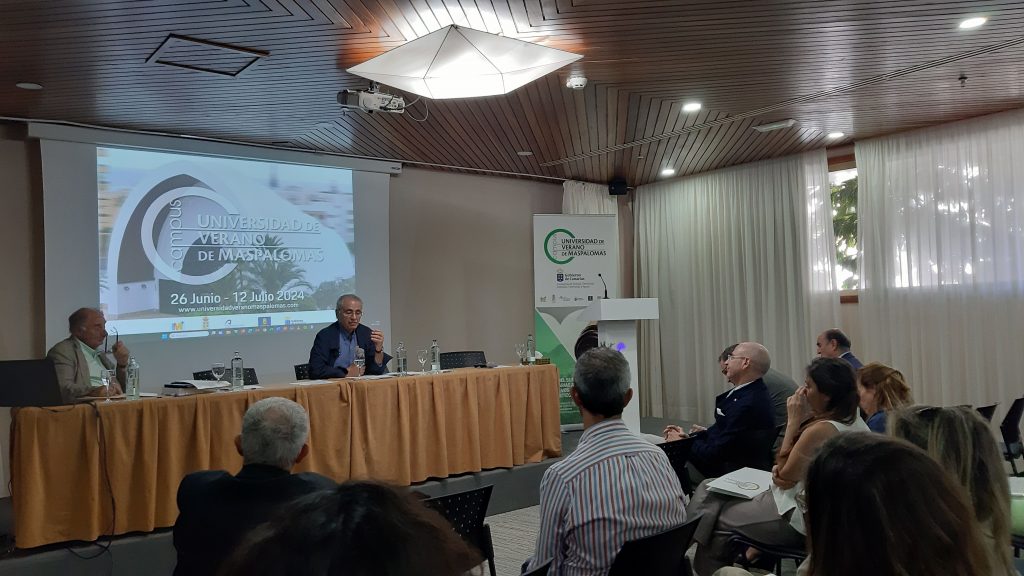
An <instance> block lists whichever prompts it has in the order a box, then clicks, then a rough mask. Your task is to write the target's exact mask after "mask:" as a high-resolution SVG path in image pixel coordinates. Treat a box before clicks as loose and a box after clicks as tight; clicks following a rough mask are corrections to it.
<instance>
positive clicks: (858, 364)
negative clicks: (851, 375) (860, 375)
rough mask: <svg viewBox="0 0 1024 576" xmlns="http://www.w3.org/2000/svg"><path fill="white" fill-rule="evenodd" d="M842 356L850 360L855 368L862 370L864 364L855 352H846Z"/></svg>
mask: <svg viewBox="0 0 1024 576" xmlns="http://www.w3.org/2000/svg"><path fill="white" fill-rule="evenodd" d="M840 358H842V359H843V360H846V361H847V362H849V363H850V366H853V369H854V370H860V369H861V368H862V367H863V366H864V364H863V363H862V362H861V361H860V359H858V358H857V357H856V356H854V355H853V352H844V353H843V355H842V356H840Z"/></svg>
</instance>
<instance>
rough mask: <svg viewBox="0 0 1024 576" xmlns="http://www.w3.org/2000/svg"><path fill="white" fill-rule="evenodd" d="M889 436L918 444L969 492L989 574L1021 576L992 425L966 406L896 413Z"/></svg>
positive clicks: (910, 408) (925, 407)
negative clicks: (1013, 552) (1012, 544)
mask: <svg viewBox="0 0 1024 576" xmlns="http://www.w3.org/2000/svg"><path fill="white" fill-rule="evenodd" d="M889 434H890V435H891V436H895V437H897V438H903V439H904V440H908V441H909V442H911V443H912V444H915V445H917V446H919V447H921V448H922V449H924V451H925V452H927V453H928V455H929V456H931V457H932V458H934V459H935V461H936V462H938V463H939V465H940V466H941V467H942V468H943V469H944V470H946V472H948V473H949V474H950V475H952V477H953V478H954V479H955V480H956V481H957V482H959V483H960V485H961V486H963V487H964V488H965V489H966V490H967V494H968V495H969V496H970V499H971V503H972V505H973V508H974V517H975V519H976V520H977V523H978V525H979V528H980V530H981V533H982V535H983V537H984V540H985V547H986V549H987V550H988V554H989V559H990V562H991V564H992V572H991V574H995V575H998V576H1003V575H1004V574H1014V575H1015V574H1017V572H1016V570H1015V569H1014V568H1013V559H1012V557H1011V556H1010V546H1009V542H1010V488H1009V483H1008V482H1007V479H1006V471H1005V470H1004V469H1003V458H1002V456H1001V454H1000V451H999V447H998V446H996V441H995V438H994V437H993V436H992V431H991V430H990V429H989V425H988V422H986V421H985V420H984V419H983V418H982V417H981V416H979V415H978V413H977V412H975V411H974V409H972V408H970V407H967V406H956V407H951V408H938V407H934V406H910V407H907V408H904V409H902V410H897V411H896V412H894V413H893V415H892V420H891V421H890V423H889Z"/></svg>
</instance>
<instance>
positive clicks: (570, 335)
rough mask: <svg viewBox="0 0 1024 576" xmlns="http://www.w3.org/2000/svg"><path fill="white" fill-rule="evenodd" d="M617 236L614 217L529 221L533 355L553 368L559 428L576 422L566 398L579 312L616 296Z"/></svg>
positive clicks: (543, 216)
mask: <svg viewBox="0 0 1024 576" xmlns="http://www.w3.org/2000/svg"><path fill="white" fill-rule="evenodd" d="M618 281H619V232H618V222H617V219H616V216H614V215H568V214H535V215H534V216H533V283H534V289H533V300H534V324H535V330H536V340H537V351H538V352H539V353H540V354H541V355H543V357H545V358H549V359H550V360H551V363H552V364H554V365H556V366H557V367H558V376H559V377H558V383H559V386H558V387H559V402H560V404H561V407H560V413H561V421H562V425H563V426H565V425H573V424H579V423H581V422H582V420H581V419H580V414H579V411H578V410H577V409H576V406H575V405H574V404H573V402H572V398H571V397H570V396H569V389H570V388H571V387H572V373H573V370H574V369H575V367H576V357H575V356H574V355H573V349H574V348H575V346H576V339H577V338H578V337H579V335H580V332H582V331H583V329H584V328H585V327H586V325H587V323H586V322H585V321H583V320H580V319H579V317H580V313H581V312H582V311H583V309H584V308H586V307H587V306H589V305H590V304H591V303H592V302H593V301H594V300H596V299H599V298H602V297H604V296H605V295H606V293H605V285H606V284H607V296H608V297H609V298H615V297H617V296H618V293H619V286H618Z"/></svg>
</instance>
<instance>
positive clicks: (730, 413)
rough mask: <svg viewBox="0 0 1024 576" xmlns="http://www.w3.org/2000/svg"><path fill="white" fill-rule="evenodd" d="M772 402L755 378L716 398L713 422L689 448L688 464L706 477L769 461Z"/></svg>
mask: <svg viewBox="0 0 1024 576" xmlns="http://www.w3.org/2000/svg"><path fill="white" fill-rule="evenodd" d="M772 412H773V410H772V401H771V398H770V397H769V396H768V388H767V387H766V386H765V384H764V380H762V379H760V378H758V379H757V380H754V381H753V382H751V383H750V384H747V385H746V386H744V387H743V388H740V389H739V390H736V391H735V392H733V393H732V395H731V396H730V395H729V393H728V392H723V393H722V394H719V395H718V397H717V398H716V399H715V423H714V424H713V425H711V426H710V427H709V428H708V430H707V433H706V434H702V435H701V436H700V437H698V438H697V439H696V440H695V441H694V443H693V447H691V448H690V463H692V464H693V465H694V466H695V467H696V468H697V470H698V471H700V473H701V474H703V475H704V476H705V477H707V478H714V477H718V476H721V475H723V474H728V473H729V472H732V471H734V470H739V469H740V468H743V467H746V466H749V467H751V468H762V469H763V468H764V467H765V464H770V462H771V458H770V449H771V442H772V441H773V440H774V437H775V419H774V416H773V414H772Z"/></svg>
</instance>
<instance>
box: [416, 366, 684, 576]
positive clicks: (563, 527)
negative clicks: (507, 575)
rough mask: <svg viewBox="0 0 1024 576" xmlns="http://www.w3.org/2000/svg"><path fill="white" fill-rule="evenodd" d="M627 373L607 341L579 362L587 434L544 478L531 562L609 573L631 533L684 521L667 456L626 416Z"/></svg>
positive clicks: (576, 379) (577, 396) (578, 394)
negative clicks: (632, 426) (625, 419)
mask: <svg viewBox="0 0 1024 576" xmlns="http://www.w3.org/2000/svg"><path fill="white" fill-rule="evenodd" d="M629 376H630V375H629V364H628V363H627V362H626V359H625V358H624V357H623V356H622V354H621V353H619V352H618V351H616V350H612V349H610V348H594V349H591V350H589V351H587V352H585V353H584V354H583V355H582V356H581V357H580V358H579V360H578V361H577V362H576V371H575V373H574V374H573V386H572V388H571V390H570V394H571V396H572V400H573V402H574V403H575V404H576V406H577V407H578V408H579V410H580V414H581V415H582V417H583V435H582V436H581V437H580V440H579V445H578V446H577V447H576V450H574V451H573V452H572V453H570V454H569V455H568V456H566V457H565V459H564V460H562V461H561V462H557V463H555V464H554V465H552V466H551V467H550V468H548V470H547V471H546V472H545V473H544V477H543V479H542V480H541V485H540V533H539V534H538V537H537V550H536V553H535V554H534V556H533V558H532V559H531V560H530V562H529V563H528V568H529V569H532V568H535V567H536V566H537V565H538V564H541V563H543V562H545V561H547V560H548V559H549V558H550V559H552V564H551V568H550V571H549V572H548V573H549V574H552V575H563V574H572V575H574V576H577V575H579V576H586V575H599V574H601V575H603V574H607V573H608V570H609V568H610V567H611V565H612V563H613V562H614V560H615V555H616V554H617V553H618V551H619V549H620V548H621V547H622V545H623V543H625V542H626V541H627V540H635V539H637V538H643V537H645V536H651V535H653V534H657V533H659V532H662V531H664V530H668V529H670V528H674V527H676V526H678V525H680V524H682V523H683V522H685V520H686V511H685V509H684V502H685V500H684V496H683V492H682V489H681V488H680V486H679V482H678V480H677V477H676V475H675V472H673V470H672V466H671V465H670V464H669V461H668V457H667V456H665V453H664V451H662V449H661V448H658V447H657V446H655V445H653V444H651V443H650V442H647V441H645V440H643V439H641V438H640V437H638V436H636V435H634V434H633V433H632V432H630V430H629V429H628V428H627V427H626V425H625V423H623V422H622V418H621V416H622V410H623V408H625V406H626V404H628V403H629V401H630V399H631V398H632V396H633V391H632V390H631V389H630V388H629ZM424 573H426V572H424Z"/></svg>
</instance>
